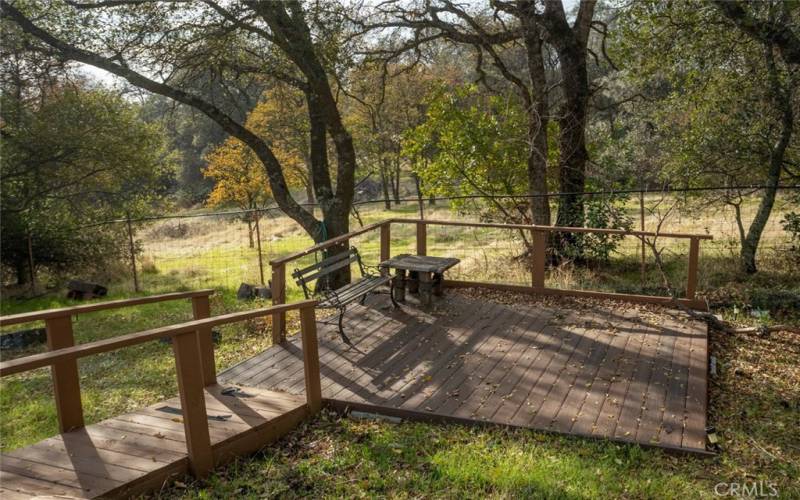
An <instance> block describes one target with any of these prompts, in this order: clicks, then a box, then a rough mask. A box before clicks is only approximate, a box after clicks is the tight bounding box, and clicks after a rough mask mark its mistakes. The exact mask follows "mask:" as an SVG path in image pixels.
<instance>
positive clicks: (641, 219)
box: [639, 190, 647, 287]
mask: <svg viewBox="0 0 800 500" xmlns="http://www.w3.org/2000/svg"><path fill="white" fill-rule="evenodd" d="M639 228H640V229H641V230H642V232H644V190H642V191H639ZM646 258H647V247H646V245H645V243H644V236H642V266H641V275H642V286H643V287H644V280H645V274H646V272H645V259H646Z"/></svg>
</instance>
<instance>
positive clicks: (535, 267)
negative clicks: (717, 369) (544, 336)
mask: <svg viewBox="0 0 800 500" xmlns="http://www.w3.org/2000/svg"><path fill="white" fill-rule="evenodd" d="M393 224H413V225H415V226H416V252H417V255H427V249H428V230H427V228H428V226H433V225H436V226H462V227H477V228H498V229H509V230H517V231H520V230H522V231H530V232H531V240H532V247H533V248H532V250H533V251H532V252H531V259H532V262H531V266H530V267H531V284H530V286H520V285H507V284H498V283H486V282H471V281H454V280H445V282H444V284H445V286H450V287H473V286H480V287H485V288H496V289H503V290H511V291H518V292H523V293H539V294H546V295H571V296H579V297H596V298H607V299H618V300H628V301H634V302H645V303H661V304H667V303H670V302H671V301H672V300H673V299H672V297H663V296H652V295H635V294H626V293H611V292H599V291H588V290H564V289H557V288H548V287H546V286H545V270H546V263H547V242H548V240H549V233H593V234H613V235H621V236H633V237H637V238H656V237H657V238H677V239H688V240H689V262H688V272H687V282H686V289H685V293H684V297H683V298H680V299H678V300H679V301H680V302H681V303H682V304H684V305H686V306H688V307H692V308H695V309H703V308H705V303H704V302H703V301H700V300H697V298H696V292H697V270H698V260H699V256H700V241H701V240H710V239H713V237H712V236H711V235H707V234H687V233H667V232H658V233H656V232H651V231H627V230H624V229H604V228H587V227H559V226H537V225H529V224H494V223H480V222H461V221H444V220H422V219H399V218H398V219H388V220H385V221H381V222H376V223H374V224H369V225H367V226H364V227H362V228H359V229H358V230H356V231H352V232H350V233H347V234H344V235H341V236H337V237H336V238H332V239H330V240H327V241H324V242H322V243H319V244H316V245H314V246H312V247H309V248H307V249H305V250H303V251H301V252H297V253H294V254H291V255H287V256H285V257H281V258H278V259H274V260H272V261H270V265H271V266H272V301H273V304H276V305H277V304H282V303H284V302H285V300H286V265H287V264H288V263H290V262H292V261H294V260H297V259H299V258H301V257H304V256H306V255H309V254H311V253H314V252H318V251H320V250H325V249H326V248H330V247H332V246H335V245H342V244H346V243H347V242H349V241H350V240H351V239H352V238H355V237H356V236H360V235H362V234H365V233H368V232H371V231H379V232H380V260H381V261H384V260H386V259H389V258H390V257H391V231H392V229H391V228H392V225H393ZM285 338H286V316H285V313H276V314H275V315H274V316H273V330H272V340H273V342H275V343H278V342H282V341H283V340H285Z"/></svg>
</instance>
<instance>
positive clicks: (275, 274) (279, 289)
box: [271, 264, 286, 344]
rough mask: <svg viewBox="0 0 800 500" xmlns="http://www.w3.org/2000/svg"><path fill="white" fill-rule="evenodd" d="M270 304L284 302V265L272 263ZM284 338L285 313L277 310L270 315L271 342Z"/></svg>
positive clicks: (274, 342) (275, 304) (277, 342)
mask: <svg viewBox="0 0 800 500" xmlns="http://www.w3.org/2000/svg"><path fill="white" fill-rule="evenodd" d="M271 285H272V305H274V306H277V305H279V304H283V303H285V302H286V265H285V264H273V265H272V282H271ZM284 340H286V313H285V312H279V313H275V314H273V315H272V343H273V344H280V343H281V342H283V341H284Z"/></svg>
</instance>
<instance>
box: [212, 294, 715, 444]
mask: <svg viewBox="0 0 800 500" xmlns="http://www.w3.org/2000/svg"><path fill="white" fill-rule="evenodd" d="M410 300H413V299H410ZM567 304H570V303H567ZM571 304H572V306H569V305H567V306H566V307H565V306H564V302H563V301H562V302H558V301H556V302H553V301H545V300H542V301H538V302H537V301H532V300H528V299H525V298H521V299H520V301H519V303H512V304H510V305H507V304H501V303H498V302H493V301H491V300H486V299H483V298H473V297H470V296H468V295H462V294H460V293H456V292H453V291H448V292H447V294H446V296H445V297H444V298H443V299H441V300H439V301H437V302H436V306H435V308H434V309H433V310H424V309H421V308H419V307H417V306H416V303H415V302H409V303H406V304H405V305H404V306H403V307H402V310H400V311H394V310H392V309H391V308H390V307H389V306H388V299H386V298H385V297H373V298H371V299H370V300H369V301H368V303H367V305H366V306H354V307H352V309H349V310H348V312H347V315H346V324H345V330H346V332H347V335H348V336H349V337H350V339H351V340H352V341H353V343H354V347H352V348H351V347H348V346H347V345H345V344H344V343H343V342H342V341H341V340H340V339H339V337H338V335H337V334H336V327H335V326H333V325H329V324H323V323H319V326H318V328H319V353H320V364H321V374H322V395H323V398H325V399H326V400H327V401H328V403H329V404H333V405H336V406H339V407H348V406H349V407H350V408H361V409H366V410H372V411H376V412H379V413H384V414H392V415H398V416H401V417H405V418H410V419H427V420H440V421H456V422H464V423H495V424H500V425H511V426H516V427H527V428H533V429H539V430H545V431H551V432H559V433H565V434H573V435H579V436H585V437H593V438H604V439H612V440H616V441H623V442H632V443H639V444H642V445H646V446H658V447H664V448H669V449H674V450H680V451H687V452H694V453H704V452H705V441H706V437H705V425H706V401H707V400H706V383H707V380H706V373H707V368H706V367H707V332H706V326H705V325H704V324H703V323H700V322H693V321H688V320H687V319H686V318H685V316H682V315H680V314H678V313H677V312H675V311H669V310H666V309H660V310H655V309H653V308H651V307H649V306H641V305H633V304H624V303H617V302H610V301H580V300H578V301H572V302H571ZM301 351H302V349H301V346H300V339H299V338H297V336H295V337H293V338H290V339H289V340H288V341H286V342H283V343H282V344H280V345H276V346H273V347H271V348H269V349H267V350H266V351H264V352H262V353H261V354H259V355H257V356H255V357H254V358H251V359H249V360H247V361H245V362H243V363H241V364H239V365H237V366H234V367H232V368H231V369H229V370H227V371H226V372H224V373H221V374H220V375H219V377H220V380H223V381H225V382H226V383H230V384H241V385H244V386H257V387H262V388H266V389H271V390H280V391H286V392H289V393H295V394H299V393H302V390H303V363H302V352H301Z"/></svg>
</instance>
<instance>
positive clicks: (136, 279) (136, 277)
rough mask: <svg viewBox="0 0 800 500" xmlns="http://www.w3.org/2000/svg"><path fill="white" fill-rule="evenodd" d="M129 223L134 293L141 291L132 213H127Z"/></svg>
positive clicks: (129, 247)
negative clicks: (137, 270)
mask: <svg viewBox="0 0 800 500" xmlns="http://www.w3.org/2000/svg"><path fill="white" fill-rule="evenodd" d="M127 223H128V249H129V250H130V252H131V270H132V271H133V291H134V292H138V291H139V274H138V273H137V272H136V248H135V246H134V244H133V227H132V226H131V213H130V212H128V213H127Z"/></svg>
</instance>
